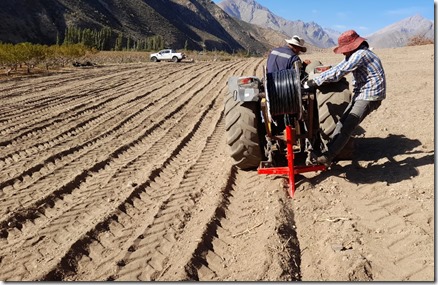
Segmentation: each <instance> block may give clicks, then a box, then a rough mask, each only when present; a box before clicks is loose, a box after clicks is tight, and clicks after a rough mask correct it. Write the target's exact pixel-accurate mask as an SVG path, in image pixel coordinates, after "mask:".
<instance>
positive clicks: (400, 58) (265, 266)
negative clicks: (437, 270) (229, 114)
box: [0, 45, 435, 281]
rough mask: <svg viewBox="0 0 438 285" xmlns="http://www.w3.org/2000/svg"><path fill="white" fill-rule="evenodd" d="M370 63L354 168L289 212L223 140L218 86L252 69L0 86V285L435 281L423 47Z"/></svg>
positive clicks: (279, 185) (125, 72)
mask: <svg viewBox="0 0 438 285" xmlns="http://www.w3.org/2000/svg"><path fill="white" fill-rule="evenodd" d="M375 52H376V53H377V54H378V55H379V56H380V57H381V59H382V61H383V64H384V68H385V71H386V74H387V80H388V93H387V99H386V100H385V101H384V102H383V104H382V106H381V107H380V109H379V110H378V111H377V112H374V113H372V114H371V115H370V116H369V117H368V118H366V119H365V121H364V122H363V123H362V124H361V127H362V128H363V132H362V134H361V135H360V136H358V137H357V138H356V145H357V148H356V154H355V158H354V159H353V160H352V161H351V160H350V161H341V162H339V163H338V164H337V165H335V166H334V167H332V169H330V170H329V171H326V172H322V173H305V174H303V176H304V177H302V178H301V179H300V180H299V181H297V183H296V187H297V191H296V193H295V197H294V198H293V199H291V198H290V197H289V196H288V194H287V192H286V191H287V185H286V184H285V179H284V178H282V177H280V176H265V175H258V174H257V173H256V171H241V170H239V169H236V168H235V167H233V166H232V164H231V159H230V158H229V154H228V148H227V145H226V143H225V130H224V116H223V103H224V98H225V96H226V95H227V86H226V82H227V79H228V77H230V76H232V75H257V76H259V77H261V76H262V70H263V65H264V64H265V60H264V59H244V60H239V61H229V62H195V63H180V64H173V63H141V64H125V65H112V66H105V67H99V68H84V69H76V70H71V71H69V72H66V73H63V74H57V75H52V76H47V77H36V78H27V79H22V80H18V79H14V80H8V81H2V82H0V100H1V104H0V134H1V136H0V280H10V281H22V280H32V281H35V280H41V281H48V280H75V281H96V280H118V281H135V280H161V281H177V280H196V281H223V280H238V281H259V280H262V281H288V280H293V281H349V280H360V281H365V280H374V281H384V280H385V281H402V280H403V281H433V280H434V277H435V276H434V47H433V45H429V46H421V47H406V48H398V49H386V50H376V51H375ZM302 58H303V59H306V58H309V59H311V60H315V59H318V60H320V61H322V62H323V63H324V64H332V65H333V64H336V63H337V62H338V61H340V60H341V57H340V56H339V55H334V54H332V53H318V54H316V53H313V54H308V55H304V56H302Z"/></svg>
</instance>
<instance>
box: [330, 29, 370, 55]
mask: <svg viewBox="0 0 438 285" xmlns="http://www.w3.org/2000/svg"><path fill="white" fill-rule="evenodd" d="M365 40H366V39H365V38H362V37H360V36H359V35H358V34H357V33H356V31H354V30H349V31H346V32H343V33H342V34H341V35H340V36H339V38H338V46H337V47H336V48H335V49H334V50H333V51H334V52H335V53H346V52H350V51H354V50H355V49H357V48H358V47H359V46H360V45H361V44H362V43H363V42H364V41H365Z"/></svg>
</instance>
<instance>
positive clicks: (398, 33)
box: [366, 15, 434, 48]
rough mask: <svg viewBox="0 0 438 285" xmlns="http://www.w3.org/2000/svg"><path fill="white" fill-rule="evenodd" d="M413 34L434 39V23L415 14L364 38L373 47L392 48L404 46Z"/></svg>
mask: <svg viewBox="0 0 438 285" xmlns="http://www.w3.org/2000/svg"><path fill="white" fill-rule="evenodd" d="M414 36H422V37H425V38H428V39H434V23H433V22H432V21H430V20H428V19H426V18H424V17H422V16H421V15H415V16H412V17H409V18H406V19H404V20H401V21H399V22H397V23H394V24H392V25H390V26H387V27H386V28H383V29H381V30H379V31H377V32H375V33H373V34H371V35H369V36H367V37H366V38H367V41H368V43H369V44H370V45H371V46H373V47H377V48H394V47H402V46H406V44H407V42H408V41H409V39H410V38H412V37H414Z"/></svg>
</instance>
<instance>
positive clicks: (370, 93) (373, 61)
mask: <svg viewBox="0 0 438 285" xmlns="http://www.w3.org/2000/svg"><path fill="white" fill-rule="evenodd" d="M350 72H352V73H353V98H354V100H366V101H378V100H383V99H385V98H386V80H385V71H384V70H383V67H382V63H381V62H380V59H379V58H378V57H377V55H376V54H375V53H373V52H372V51H370V50H369V49H367V48H364V49H360V50H358V51H356V52H355V53H353V54H352V55H351V56H350V58H348V59H344V60H343V61H342V62H340V63H339V64H338V65H336V66H334V67H332V68H330V69H329V70H327V71H325V72H323V73H321V75H319V76H317V77H316V78H315V79H314V81H315V83H316V84H317V85H318V86H319V85H321V84H322V83H324V82H337V81H339V80H340V79H341V78H342V77H344V76H345V75H346V74H348V73H350Z"/></svg>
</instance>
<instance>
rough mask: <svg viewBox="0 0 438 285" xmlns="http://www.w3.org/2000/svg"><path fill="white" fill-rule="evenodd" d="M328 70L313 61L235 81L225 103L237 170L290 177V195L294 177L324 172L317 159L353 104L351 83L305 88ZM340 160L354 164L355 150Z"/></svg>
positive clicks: (345, 153) (229, 141) (348, 149)
mask: <svg viewBox="0 0 438 285" xmlns="http://www.w3.org/2000/svg"><path fill="white" fill-rule="evenodd" d="M329 68H330V66H324V65H323V64H322V63H321V62H319V61H315V62H312V63H310V64H309V65H307V66H306V68H305V69H303V68H302V65H301V63H300V62H299V61H297V62H295V64H294V67H293V68H292V69H288V70H281V71H278V72H273V73H267V72H266V70H264V74H263V78H262V79H259V78H258V77H256V76H240V77H236V76H232V77H230V78H229V79H228V90H229V92H228V93H227V95H226V99H225V110H224V113H225V128H226V137H227V144H228V146H229V149H230V155H231V158H232V159H233V162H234V165H235V166H237V167H238V168H240V169H243V170H252V169H257V171H258V173H259V174H275V175H288V176H289V189H290V190H289V194H290V196H291V197H293V195H294V192H295V175H296V174H299V173H303V172H309V171H324V170H326V167H325V166H324V165H317V164H316V162H315V156H316V154H318V153H321V152H323V151H325V150H326V149H327V144H328V143H329V142H330V141H331V140H332V139H333V137H332V134H333V131H334V130H335V127H336V124H337V122H338V120H339V119H340V117H341V116H342V114H343V112H344V110H345V109H346V107H347V106H348V104H349V102H350V99H351V91H350V90H349V82H348V81H347V79H345V78H343V79H342V80H340V81H338V82H335V83H325V84H323V85H322V86H320V87H319V88H318V89H313V90H312V89H310V88H308V87H307V88H306V82H307V80H309V79H312V78H314V77H315V76H316V75H317V74H318V73H321V72H324V71H325V70H327V69H329ZM348 145H349V147H348V148H346V150H344V151H343V152H342V153H341V154H340V155H339V157H337V158H335V161H336V160H340V159H342V158H344V159H345V158H349V157H350V158H351V155H352V152H353V149H352V147H353V146H354V144H353V143H352V141H350V143H349V144H348Z"/></svg>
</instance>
